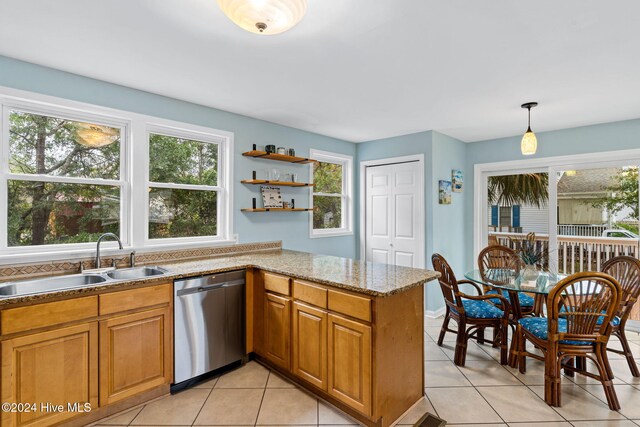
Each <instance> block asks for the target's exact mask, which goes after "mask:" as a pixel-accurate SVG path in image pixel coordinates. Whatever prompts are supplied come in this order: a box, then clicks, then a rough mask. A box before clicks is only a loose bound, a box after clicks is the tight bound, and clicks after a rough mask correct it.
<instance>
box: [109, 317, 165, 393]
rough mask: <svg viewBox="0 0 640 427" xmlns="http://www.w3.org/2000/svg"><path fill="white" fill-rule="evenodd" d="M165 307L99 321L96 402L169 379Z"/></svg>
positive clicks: (143, 388) (140, 390) (147, 388)
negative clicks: (98, 381) (98, 386)
mask: <svg viewBox="0 0 640 427" xmlns="http://www.w3.org/2000/svg"><path fill="white" fill-rule="evenodd" d="M171 349H172V347H171V312H170V309H169V307H168V306H167V307H165V308H158V309H155V310H148V311H143V312H141V313H134V314H127V315H124V316H117V317H113V318H110V319H107V320H103V321H101V322H100V405H108V404H111V403H114V402H117V401H119V400H122V399H124V398H127V397H130V396H133V395H135V394H137V393H140V392H143V391H146V390H150V389H153V388H155V387H158V386H160V385H162V384H170V383H171V371H172V369H173V367H172V366H171V360H172V358H171Z"/></svg>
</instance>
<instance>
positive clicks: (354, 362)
mask: <svg viewBox="0 0 640 427" xmlns="http://www.w3.org/2000/svg"><path fill="white" fill-rule="evenodd" d="M328 319H329V331H328V371H329V378H328V392H329V394H330V395H331V396H333V397H335V398H336V399H338V400H340V401H342V402H344V403H346V404H347V405H349V406H351V407H352V408H355V409H356V410H358V411H359V412H361V413H363V414H365V415H369V414H370V413H371V326H368V325H365V324H363V323H361V322H355V321H353V320H349V319H346V318H344V317H342V316H337V315H334V314H329V316H328Z"/></svg>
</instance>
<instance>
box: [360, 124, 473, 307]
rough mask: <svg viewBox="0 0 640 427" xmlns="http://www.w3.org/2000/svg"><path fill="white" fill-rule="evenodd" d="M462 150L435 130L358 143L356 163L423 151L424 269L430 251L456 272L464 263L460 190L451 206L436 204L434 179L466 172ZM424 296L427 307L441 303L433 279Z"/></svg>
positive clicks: (461, 196)
mask: <svg viewBox="0 0 640 427" xmlns="http://www.w3.org/2000/svg"><path fill="white" fill-rule="evenodd" d="M466 149H467V144H465V143H463V142H461V141H458V140H457V139H454V138H451V137H449V136H447V135H443V134H441V133H439V132H435V131H430V132H420V133H415V134H411V135H404V136H399V137H394V138H386V139H381V140H376V141H369V142H363V143H360V144H358V149H357V161H358V164H359V162H361V161H364V160H376V159H384V158H388V157H399V156H407V155H411V154H424V158H425V176H424V180H425V182H424V188H425V206H424V210H425V235H426V239H425V240H426V241H425V255H426V260H425V266H426V268H431V255H432V254H433V253H434V252H438V253H441V254H442V255H444V256H445V257H446V258H447V259H448V260H449V261H450V262H451V264H452V266H453V267H454V269H456V271H463V269H464V267H465V266H466V263H465V252H464V251H461V250H460V248H462V247H464V244H465V240H466V238H465V235H466V233H467V232H468V230H467V228H466V224H465V221H464V220H465V218H464V216H465V215H464V212H465V204H466V198H465V197H464V193H454V194H453V200H452V204H451V205H439V204H438V181H439V180H447V181H450V180H451V171H452V169H462V170H463V171H464V173H465V175H466V174H467V172H466V168H465V166H466V165H465V156H466ZM358 175H359V174H358ZM358 179H359V176H358ZM358 188H360V187H359V182H358ZM466 191H467V192H468V191H470V189H469V188H467V189H466ZM358 249H359V248H358ZM425 297H426V309H427V310H430V311H436V310H438V309H439V308H441V307H442V306H443V301H442V294H441V292H440V289H439V287H438V285H437V283H436V282H431V283H430V284H429V285H427V289H426V295H425Z"/></svg>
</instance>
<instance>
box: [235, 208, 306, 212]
mask: <svg viewBox="0 0 640 427" xmlns="http://www.w3.org/2000/svg"><path fill="white" fill-rule="evenodd" d="M312 210H313V209H311V208H255V209H252V208H244V209H241V211H242V212H271V211H274V212H275V211H278V212H279V211H287V212H305V211H312Z"/></svg>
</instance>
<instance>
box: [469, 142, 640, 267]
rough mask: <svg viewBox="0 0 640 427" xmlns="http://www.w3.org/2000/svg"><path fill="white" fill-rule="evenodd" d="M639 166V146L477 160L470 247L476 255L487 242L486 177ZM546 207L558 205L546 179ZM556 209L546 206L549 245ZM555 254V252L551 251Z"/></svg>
mask: <svg viewBox="0 0 640 427" xmlns="http://www.w3.org/2000/svg"><path fill="white" fill-rule="evenodd" d="M628 165H640V149H630V150H617V151H603V152H595V153H586V154H575V155H568V156H553V157H540V158H535V159H523V160H509V161H504V162H496V163H477V164H476V165H475V166H474V177H473V178H474V183H473V188H474V194H473V211H474V215H473V231H474V232H473V249H474V254H476V255H477V254H478V253H479V252H480V251H481V250H482V248H483V247H485V246H486V245H487V227H486V224H488V223H489V222H488V221H489V218H488V212H487V211H488V210H487V205H488V201H487V191H486V182H487V178H488V177H489V176H495V175H515V174H520V173H530V172H543V173H548V174H549V177H555V176H557V173H558V172H559V171H567V170H580V169H595V168H606V167H619V166H628ZM547 203H548V204H549V206H557V205H558V192H557V183H556V180H554V179H549V201H548V202H547ZM557 216H558V212H557V209H549V247H551V248H557V247H558V241H557V223H558V218H557ZM554 253H555V252H554ZM557 262H558V259H557V255H556V256H552V257H550V260H549V268H550V269H551V270H552V271H553V270H557Z"/></svg>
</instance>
